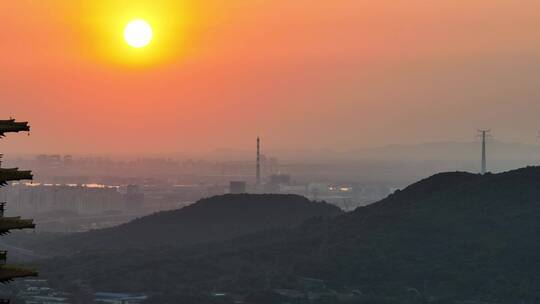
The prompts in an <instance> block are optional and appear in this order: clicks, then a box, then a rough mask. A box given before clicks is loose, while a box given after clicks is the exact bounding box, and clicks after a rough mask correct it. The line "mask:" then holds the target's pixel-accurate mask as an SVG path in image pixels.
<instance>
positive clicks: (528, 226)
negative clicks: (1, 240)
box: [41, 167, 540, 303]
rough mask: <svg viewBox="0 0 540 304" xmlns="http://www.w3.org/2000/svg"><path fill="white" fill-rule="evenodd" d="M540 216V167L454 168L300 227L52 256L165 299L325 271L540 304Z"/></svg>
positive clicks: (349, 286)
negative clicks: (185, 244)
mask: <svg viewBox="0 0 540 304" xmlns="http://www.w3.org/2000/svg"><path fill="white" fill-rule="evenodd" d="M539 219H540V168H539V167H528V168H523V169H519V170H514V171H510V172H505V173H500V174H486V175H484V176H481V175H478V174H471V173H464V172H450V173H442V174H437V175H434V176H432V177H430V178H427V179H424V180H422V181H419V182H417V183H415V184H413V185H411V186H409V187H407V188H406V189H404V190H402V191H398V192H396V193H394V194H393V195H390V196H389V197H388V198H386V199H384V200H382V201H380V202H378V203H375V204H372V205H369V206H366V207H361V208H358V209H356V210H355V211H353V212H350V213H346V214H343V215H340V216H337V217H335V218H330V219H323V218H313V219H310V220H308V221H306V222H305V223H304V224H302V225H300V226H297V227H293V228H283V229H280V230H276V231H268V230H267V231H265V232H260V233H257V234H251V235H246V236H242V237H239V238H236V239H234V240H231V241H225V242H221V243H215V244H212V245H207V246H202V247H200V246H199V247H190V248H161V250H160V251H159V252H154V251H145V250H144V249H141V251H138V252H130V251H129V250H121V249H119V250H116V251H114V252H109V253H107V254H106V255H104V254H103V252H100V251H87V252H82V253H79V254H76V255H74V256H72V257H70V258H59V259H53V260H47V261H45V262H44V263H43V264H42V266H41V267H42V268H43V269H45V270H46V271H47V275H49V276H50V277H51V278H53V279H57V280H61V281H63V282H69V281H70V280H74V279H75V278H76V277H82V279H83V280H84V281H85V282H87V283H89V284H90V285H91V286H93V287H95V288H99V289H115V290H132V291H158V293H161V294H162V295H164V298H162V299H167V300H166V301H163V302H162V303H177V302H178V301H180V302H182V299H184V296H185V294H187V293H198V294H199V295H204V294H207V291H208V290H220V291H226V292H229V293H231V294H246V293H251V292H257V291H263V290H274V289H279V288H285V289H288V290H296V291H299V292H304V291H305V288H306V287H305V283H303V282H302V280H304V279H302V278H309V279H310V280H312V281H313V280H316V281H321V282H325V286H326V287H325V288H327V289H328V290H330V291H326V292H327V293H328V294H330V295H332V294H334V295H335V294H339V293H346V292H349V293H350V292H352V291H353V290H354V291H355V293H357V294H360V295H362V296H361V298H362V299H365V300H366V301H365V302H362V301H361V302H358V303H373V302H369V301H368V300H369V299H371V300H373V299H384V301H383V303H427V302H432V303H458V302H460V301H484V302H491V303H521V302H523V303H534V302H538V301H540V280H539V279H538V278H540V277H539V276H538V273H540V240H539V239H538V232H539V231H540V220H539ZM133 265H137V267H134V266H133ZM113 269H114V270H113ZM163 274H167V275H166V278H165V277H163ZM125 277H130V278H133V279H131V280H129V281H126V280H123V279H122V278H125ZM411 290H413V291H415V292H414V293H411ZM380 302H381V301H379V303H380ZM185 303H190V302H189V301H185ZM193 303H196V301H195V302H193ZM314 303H340V302H339V301H338V299H337V298H335V299H333V300H331V301H330V302H314ZM471 303H472V302H471Z"/></svg>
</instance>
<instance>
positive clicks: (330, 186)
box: [228, 138, 396, 210]
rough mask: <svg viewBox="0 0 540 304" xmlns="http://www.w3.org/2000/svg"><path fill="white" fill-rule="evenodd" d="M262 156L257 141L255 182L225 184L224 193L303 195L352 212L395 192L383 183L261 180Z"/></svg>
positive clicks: (282, 177)
mask: <svg viewBox="0 0 540 304" xmlns="http://www.w3.org/2000/svg"><path fill="white" fill-rule="evenodd" d="M263 159H265V157H264V156H263V155H262V154H261V140H260V138H257V155H256V167H255V182H254V183H253V184H248V182H246V181H241V180H233V181H230V183H229V189H228V193H231V194H240V193H246V192H250V193H279V194H296V195H301V196H305V197H307V198H309V199H311V200H315V201H326V202H328V203H331V204H335V205H337V206H339V207H341V208H342V209H344V210H353V209H355V208H356V207H359V206H365V205H368V204H371V203H373V202H376V201H378V200H380V199H382V198H384V197H386V196H388V195H389V194H391V193H392V192H394V191H395V190H396V188H393V187H390V186H388V185H387V184H377V183H372V184H363V185H361V186H360V185H359V184H357V183H331V182H296V181H294V180H293V179H292V178H291V175H290V174H281V173H278V174H270V175H269V176H268V178H264V177H263V176H262V174H261V167H262V165H263V163H262V162H261V160H263Z"/></svg>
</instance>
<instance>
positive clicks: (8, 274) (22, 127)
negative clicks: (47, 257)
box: [0, 119, 38, 304]
mask: <svg viewBox="0 0 540 304" xmlns="http://www.w3.org/2000/svg"><path fill="white" fill-rule="evenodd" d="M29 131H30V126H29V125H28V122H16V121H15V119H9V120H0V138H1V137H4V136H5V135H6V133H18V132H29ZM1 157H2V155H1V154H0V159H1ZM1 164H2V162H1V161H0V166H1ZM33 178H34V176H33V175H32V172H31V171H21V170H19V168H10V169H7V168H0V187H3V186H7V184H8V182H12V181H22V180H32V179H33ZM5 206H6V203H0V235H4V234H7V233H9V232H10V231H11V230H15V229H33V228H35V227H36V225H35V224H34V221H33V220H31V219H22V218H21V217H20V216H13V217H6V216H5V215H4V212H5ZM37 275H38V273H37V272H36V271H35V270H33V269H27V268H23V267H19V266H14V265H8V264H7V251H0V283H7V282H10V281H12V280H14V279H16V278H24V277H34V276H37ZM9 302H10V301H9V300H7V299H0V304H2V303H9Z"/></svg>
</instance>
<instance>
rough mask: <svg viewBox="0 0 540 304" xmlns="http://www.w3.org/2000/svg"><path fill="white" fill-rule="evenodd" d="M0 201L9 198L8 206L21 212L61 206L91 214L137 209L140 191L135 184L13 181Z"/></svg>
mask: <svg viewBox="0 0 540 304" xmlns="http://www.w3.org/2000/svg"><path fill="white" fill-rule="evenodd" d="M122 190H123V191H122ZM0 201H10V202H11V205H10V208H11V209H10V210H11V211H13V212H18V213H23V214H40V213H46V212H51V211H59V210H63V211H69V212H72V213H74V214H78V215H92V214H100V213H103V212H107V211H124V210H137V209H141V208H142V207H143V205H144V194H143V193H142V192H141V191H140V189H139V187H138V186H135V185H128V186H127V187H126V188H125V189H120V188H119V187H111V186H105V185H97V184H88V185H86V184H83V185H76V184H41V183H13V184H12V186H11V187H9V188H6V189H2V190H1V191H0Z"/></svg>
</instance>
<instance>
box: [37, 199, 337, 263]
mask: <svg viewBox="0 0 540 304" xmlns="http://www.w3.org/2000/svg"><path fill="white" fill-rule="evenodd" d="M341 213H342V211H341V209H339V208H338V207H336V206H334V205H330V204H327V203H324V202H312V201H309V200H308V199H307V198H305V197H302V196H298V195H281V194H261V195H257V194H227V195H222V196H215V197H211V198H206V199H202V200H200V201H198V202H196V203H195V204H192V205H190V206H187V207H184V208H181V209H178V210H173V211H166V212H159V213H156V214H153V215H150V216H146V217H143V218H140V219H136V220H134V221H132V222H129V223H127V224H124V225H121V226H118V227H114V228H109V229H103V230H95V231H90V232H86V233H82V234H76V235H70V236H67V237H63V238H61V239H58V240H55V241H49V242H48V243H47V244H43V246H46V247H48V248H51V251H57V250H56V249H55V248H60V251H62V252H63V253H67V252H80V251H83V250H96V249H97V250H112V249H116V248H122V249H126V248H144V247H152V246H174V247H186V246H191V245H194V244H199V243H206V242H215V241H222V240H227V239H231V238H234V237H238V236H240V235H244V234H250V233H255V232H258V231H262V230H269V229H276V228H284V227H290V226H294V225H299V224H301V223H302V222H303V221H304V220H306V219H309V218H312V217H332V216H336V215H339V214H341ZM57 253H58V252H57Z"/></svg>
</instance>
